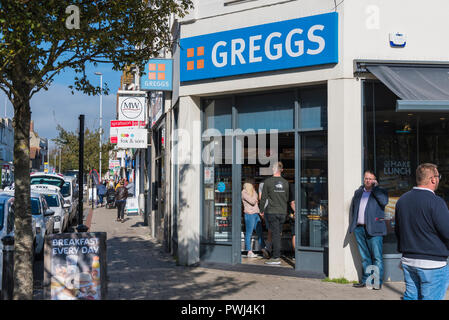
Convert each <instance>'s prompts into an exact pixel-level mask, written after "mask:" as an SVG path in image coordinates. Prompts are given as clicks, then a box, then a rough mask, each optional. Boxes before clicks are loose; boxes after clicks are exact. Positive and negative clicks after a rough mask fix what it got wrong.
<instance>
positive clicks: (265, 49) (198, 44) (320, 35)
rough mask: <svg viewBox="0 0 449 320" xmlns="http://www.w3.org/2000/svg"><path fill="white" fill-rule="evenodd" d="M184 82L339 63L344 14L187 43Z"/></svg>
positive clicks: (225, 33)
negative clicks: (342, 15)
mask: <svg viewBox="0 0 449 320" xmlns="http://www.w3.org/2000/svg"><path fill="white" fill-rule="evenodd" d="M180 44H181V61H180V63H181V65H180V70H181V82H183V81H193V80H201V79H210V78H218V77H226V76H233V75H239V74H247V73H254V72H262V71H271V70H281V69H290V68H299V67H305V66H313V65H321V64H328V63H338V14H337V13H336V12H332V13H326V14H321V15H316V16H310V17H305V18H299V19H293V20H287V21H281V22H274V23H268V24H263V25H258V26H254V27H248V28H241V29H235V30H230V31H223V32H218V33H212V34H206V35H201V36H196V37H191V38H184V39H181V42H180Z"/></svg>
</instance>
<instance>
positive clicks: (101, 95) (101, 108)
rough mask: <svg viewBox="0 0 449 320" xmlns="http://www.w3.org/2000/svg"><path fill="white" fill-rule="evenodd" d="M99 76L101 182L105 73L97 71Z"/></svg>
mask: <svg viewBox="0 0 449 320" xmlns="http://www.w3.org/2000/svg"><path fill="white" fill-rule="evenodd" d="M95 74H96V75H97V76H100V165H99V169H100V171H99V173H100V181H99V182H101V138H102V137H103V131H102V127H101V125H102V120H103V74H102V73H101V72H95Z"/></svg>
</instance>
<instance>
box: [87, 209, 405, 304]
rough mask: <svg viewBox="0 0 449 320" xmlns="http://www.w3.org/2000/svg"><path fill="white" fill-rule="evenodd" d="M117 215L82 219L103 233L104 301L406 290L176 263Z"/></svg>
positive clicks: (361, 295)
mask: <svg viewBox="0 0 449 320" xmlns="http://www.w3.org/2000/svg"><path fill="white" fill-rule="evenodd" d="M116 214H117V212H116V209H106V208H104V207H102V208H97V209H94V210H93V212H92V215H91V216H90V217H87V220H86V222H89V224H90V230H89V231H90V232H106V233H107V261H108V265H107V273H108V280H109V281H108V295H107V299H108V300H179V299H182V300H210V299H213V300H400V299H401V297H402V294H403V292H404V288H405V285H404V283H403V282H388V283H385V284H384V285H383V287H382V290H370V289H367V288H360V289H356V288H353V287H352V284H338V283H334V282H324V281H323V280H322V279H315V278H310V277H301V276H297V273H284V274H283V273H282V272H277V273H276V272H271V271H267V272H259V271H257V270H260V268H259V269H251V268H250V267H245V266H242V265H240V267H235V266H230V265H224V264H221V265H216V264H215V265H214V264H210V265H203V264H200V265H199V266H195V267H188V266H180V265H177V263H176V261H175V259H174V257H173V256H171V255H170V254H169V253H167V252H165V251H164V249H163V247H162V246H161V245H160V244H159V243H158V242H157V241H156V239H154V238H152V237H151V236H150V234H149V232H150V231H149V228H148V226H144V224H143V217H141V216H139V215H133V216H126V221H125V222H124V223H121V222H116V221H115V219H116ZM261 268H264V267H261ZM265 268H276V267H265ZM264 270H270V269H264Z"/></svg>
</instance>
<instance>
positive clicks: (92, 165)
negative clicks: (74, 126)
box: [52, 125, 114, 173]
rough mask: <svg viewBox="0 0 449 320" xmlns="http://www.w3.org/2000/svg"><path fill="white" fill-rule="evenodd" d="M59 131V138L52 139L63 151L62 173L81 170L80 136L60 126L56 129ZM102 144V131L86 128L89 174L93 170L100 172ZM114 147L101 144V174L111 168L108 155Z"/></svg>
mask: <svg viewBox="0 0 449 320" xmlns="http://www.w3.org/2000/svg"><path fill="white" fill-rule="evenodd" d="M56 129H57V130H58V137H56V138H55V139H52V141H54V142H55V143H56V145H57V146H58V148H59V149H61V154H62V155H63V156H62V161H61V167H62V169H61V172H64V171H66V170H70V169H75V170H76V169H78V170H79V167H78V166H79V162H78V149H79V141H78V138H79V134H78V133H76V132H69V131H66V130H65V129H64V128H63V127H61V126H60V125H58V126H57V127H56ZM99 144H100V130H99V129H97V130H95V131H91V130H89V128H86V130H85V131H84V172H89V171H90V170H91V169H97V171H99V170H98V162H99V160H100V153H99ZM113 148H114V146H113V145H112V144H111V143H110V142H107V143H104V142H102V144H101V153H102V155H103V156H102V159H101V172H103V173H105V172H106V171H107V170H108V168H109V158H108V154H109V151H111V150H112V149H113Z"/></svg>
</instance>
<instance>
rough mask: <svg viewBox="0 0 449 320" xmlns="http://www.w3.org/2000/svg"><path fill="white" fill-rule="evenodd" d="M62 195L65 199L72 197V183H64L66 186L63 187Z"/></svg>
mask: <svg viewBox="0 0 449 320" xmlns="http://www.w3.org/2000/svg"><path fill="white" fill-rule="evenodd" d="M61 193H62V196H63V197H68V196H70V182H65V183H64V185H63V186H62V187H61Z"/></svg>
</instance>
